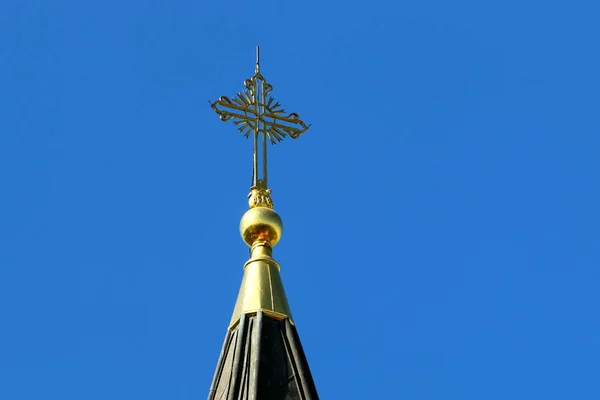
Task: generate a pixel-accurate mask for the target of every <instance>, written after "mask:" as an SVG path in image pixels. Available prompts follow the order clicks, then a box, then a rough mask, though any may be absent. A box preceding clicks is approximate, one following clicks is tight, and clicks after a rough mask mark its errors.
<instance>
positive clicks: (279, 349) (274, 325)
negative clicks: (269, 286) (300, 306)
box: [208, 311, 319, 400]
mask: <svg viewBox="0 0 600 400" xmlns="http://www.w3.org/2000/svg"><path fill="white" fill-rule="evenodd" d="M318 398H319V396H318V394H317V390H316V388H315V384H314V382H313V379H312V375H311V373H310V369H309V367H308V363H307V361H306V356H305V355H304V351H303V350H302V345H301V343H300V338H299V337H298V333H297V331H296V327H295V326H294V325H293V324H292V323H290V320H289V319H288V318H285V319H283V320H281V319H275V318H272V317H270V316H268V315H266V314H264V313H263V312H262V311H259V312H257V313H254V314H244V315H242V316H241V318H240V322H239V323H238V324H237V325H236V326H235V327H233V328H231V329H229V330H227V334H226V336H225V342H224V343H223V349H222V350H221V355H220V356H219V361H218V363H217V370H216V371H215V376H214V378H213V382H212V385H211V387H210V392H209V394H208V399H209V400H222V399H227V400H246V399H257V400H263V399H266V400H296V399H303V400H304V399H318Z"/></svg>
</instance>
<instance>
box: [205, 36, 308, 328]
mask: <svg viewBox="0 0 600 400" xmlns="http://www.w3.org/2000/svg"><path fill="white" fill-rule="evenodd" d="M244 86H245V87H246V89H245V90H243V91H242V92H240V93H238V94H237V95H236V96H235V97H234V98H233V99H232V100H231V99H229V98H228V97H225V96H221V97H220V98H219V100H217V101H215V102H214V103H211V104H210V105H211V107H212V108H213V110H215V112H216V113H217V114H219V116H220V117H221V120H222V121H229V120H232V121H233V124H234V125H236V126H237V127H238V130H239V131H240V132H242V133H243V134H244V136H245V137H249V136H250V135H252V136H253V139H254V157H253V166H252V187H251V188H250V194H248V205H249V207H250V209H249V210H248V211H246V213H245V214H244V216H243V217H242V220H241V221H240V234H241V236H242V239H243V240H244V242H245V243H246V244H247V245H248V246H249V247H250V248H251V255H250V259H249V260H248V261H247V262H246V264H245V265H244V278H243V280H242V285H241V287H240V292H239V295H238V299H237V301H236V304H235V308H234V311H233V316H232V318H231V322H230V325H229V328H230V329H233V327H235V326H236V324H237V323H238V322H239V321H240V318H241V316H242V315H244V314H252V313H256V312H258V311H262V312H264V313H265V314H266V315H269V316H271V317H273V318H276V319H284V318H289V320H290V322H291V323H292V324H293V323H294V322H293V320H292V313H291V311H290V308H289V305H288V302H287V298H286V295H285V291H284V289H283V283H282V282H281V277H280V276H279V269H280V267H279V264H278V263H277V262H276V261H275V260H274V259H273V258H272V257H271V255H272V250H273V246H275V245H276V244H277V242H279V240H280V239H281V235H282V233H283V223H282V221H281V218H280V217H279V215H278V214H277V213H276V212H275V211H274V210H273V200H271V190H270V189H268V186H267V140H268V141H270V142H271V144H275V143H277V142H280V141H282V140H283V139H284V138H285V137H287V136H289V137H291V138H292V139H297V138H298V137H299V136H300V135H301V134H302V133H304V132H305V131H306V130H307V129H308V128H309V127H310V126H307V125H306V124H305V123H304V122H303V121H302V120H301V119H300V117H299V116H298V114H296V113H290V114H287V115H286V113H285V110H284V109H283V108H282V107H281V105H280V104H279V103H278V102H276V101H275V100H274V99H273V98H272V97H271V96H270V93H271V91H272V90H273V86H271V84H269V83H267V81H266V80H265V78H264V77H263V76H262V74H261V73H260V53H259V48H258V47H257V48H256V71H255V73H254V76H253V77H252V78H250V79H246V81H244ZM259 141H260V142H261V143H259ZM259 163H260V166H261V167H262V168H261V169H260V170H259Z"/></svg>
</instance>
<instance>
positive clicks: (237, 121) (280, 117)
mask: <svg viewBox="0 0 600 400" xmlns="http://www.w3.org/2000/svg"><path fill="white" fill-rule="evenodd" d="M244 86H245V87H246V89H245V90H243V91H241V92H239V93H238V94H237V95H236V96H235V97H234V98H233V100H230V99H229V98H228V97H226V96H221V97H220V98H219V100H217V101H215V102H214V103H211V104H210V106H211V107H212V108H213V110H215V112H216V113H217V114H219V116H220V117H221V120H222V121H229V120H230V119H231V120H233V124H234V125H236V126H237V127H238V130H239V131H240V132H242V133H243V134H244V136H245V137H246V138H247V137H249V136H250V134H253V138H254V160H253V161H254V162H253V168H252V186H253V189H254V188H255V189H258V190H265V191H266V190H267V138H268V139H269V141H270V142H271V144H275V143H277V142H280V141H282V140H283V138H285V137H286V136H290V137H291V138H293V139H297V138H298V137H299V136H300V135H301V134H302V133H304V132H305V131H306V130H307V129H308V128H309V127H310V125H309V126H306V124H305V123H304V122H303V121H302V120H301V119H300V117H299V116H298V114H296V113H290V114H288V115H285V110H284V109H283V108H281V105H280V104H279V103H278V102H276V101H275V100H274V99H273V97H271V96H270V95H269V94H270V93H271V91H272V90H273V86H271V84H269V83H267V81H266V80H265V78H264V77H263V76H262V74H261V73H260V49H259V48H258V47H256V70H255V72H254V76H253V77H252V78H250V79H246V80H245V81H244ZM259 139H260V140H261V141H262V143H261V144H260V146H259ZM259 153H260V154H259ZM259 163H260V164H261V166H262V174H261V175H259Z"/></svg>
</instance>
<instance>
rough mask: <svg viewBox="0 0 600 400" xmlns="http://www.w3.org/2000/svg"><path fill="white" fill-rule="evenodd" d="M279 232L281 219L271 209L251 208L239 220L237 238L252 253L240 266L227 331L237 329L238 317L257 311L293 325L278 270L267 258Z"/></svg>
mask: <svg viewBox="0 0 600 400" xmlns="http://www.w3.org/2000/svg"><path fill="white" fill-rule="evenodd" d="M282 232H283V223H282V222H281V218H280V217H279V215H278V214H277V213H276V212H275V211H274V210H273V209H271V208H268V207H254V208H251V209H249V210H248V211H246V213H245V214H244V216H243V217H242V220H241V221H240V234H241V235H242V238H243V239H244V242H246V244H247V245H248V246H250V247H251V249H252V250H251V255H250V259H249V260H248V261H247V262H246V264H244V278H243V279H242V285H241V287H240V292H239V294H238V298H237V301H236V303H235V307H234V309H233V316H232V317H231V322H230V323H229V329H233V328H234V327H235V326H236V325H237V323H238V322H239V320H240V318H241V316H242V315H244V314H252V313H255V312H257V311H262V312H264V313H265V314H266V315H269V316H271V317H273V318H277V319H285V318H289V319H290V322H292V323H293V319H292V313H291V311H290V307H289V305H288V302H287V297H286V295H285V290H284V289H283V283H282V282H281V276H280V275H279V270H280V267H279V264H278V263H277V261H275V260H274V259H273V258H272V257H271V255H272V252H273V246H274V245H275V244H277V242H279V239H281V234H282Z"/></svg>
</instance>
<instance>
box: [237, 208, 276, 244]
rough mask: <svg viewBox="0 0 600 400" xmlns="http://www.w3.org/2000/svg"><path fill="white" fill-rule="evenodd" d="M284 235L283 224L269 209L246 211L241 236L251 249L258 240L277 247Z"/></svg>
mask: <svg viewBox="0 0 600 400" xmlns="http://www.w3.org/2000/svg"><path fill="white" fill-rule="evenodd" d="M282 233H283V222H282V221H281V218H280V217H279V214H277V213H276V212H275V211H273V210H272V209H271V208H268V207H254V208H251V209H249V210H248V211H246V213H245V214H244V216H243V217H242V220H241V221H240V235H242V239H244V242H246V244H247V245H248V246H250V247H252V245H253V244H254V242H256V241H257V240H265V241H267V242H269V244H270V245H271V246H275V245H276V244H277V242H279V239H281V234H282Z"/></svg>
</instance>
